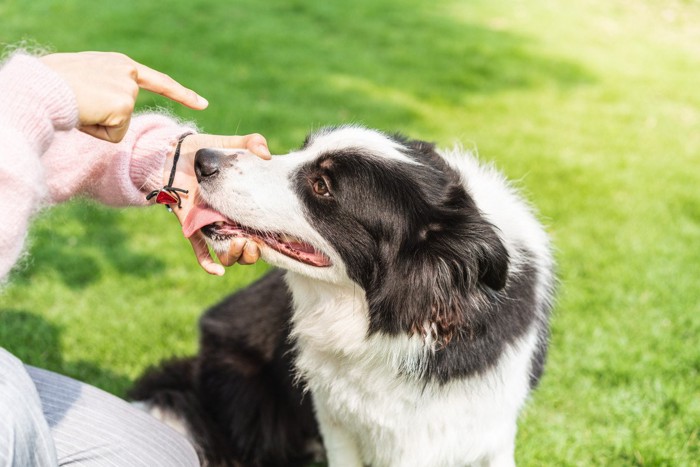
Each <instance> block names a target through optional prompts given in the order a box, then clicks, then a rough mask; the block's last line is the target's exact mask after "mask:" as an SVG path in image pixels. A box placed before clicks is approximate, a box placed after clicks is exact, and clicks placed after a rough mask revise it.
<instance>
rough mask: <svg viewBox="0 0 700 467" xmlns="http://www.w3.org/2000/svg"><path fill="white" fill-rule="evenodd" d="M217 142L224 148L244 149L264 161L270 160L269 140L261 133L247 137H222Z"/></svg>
mask: <svg viewBox="0 0 700 467" xmlns="http://www.w3.org/2000/svg"><path fill="white" fill-rule="evenodd" d="M219 138H220V139H219V141H217V142H218V143H219V144H220V145H221V147H222V148H243V149H247V150H248V151H250V152H252V153H254V154H255V155H257V156H260V157H262V158H263V159H269V158H270V150H269V149H268V147H267V140H266V139H265V137H264V136H263V135H261V134H259V133H253V134H250V135H245V136H220V137H219Z"/></svg>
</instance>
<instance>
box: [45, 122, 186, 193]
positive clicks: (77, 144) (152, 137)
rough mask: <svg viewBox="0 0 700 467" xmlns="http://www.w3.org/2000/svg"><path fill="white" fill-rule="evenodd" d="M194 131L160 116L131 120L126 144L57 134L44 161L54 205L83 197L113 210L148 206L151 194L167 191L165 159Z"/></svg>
mask: <svg viewBox="0 0 700 467" xmlns="http://www.w3.org/2000/svg"><path fill="white" fill-rule="evenodd" d="M194 131H195V130H194V128H193V127H192V126H187V125H182V124H179V123H177V122H176V121H175V120H173V119H171V118H169V117H166V116H163V115H159V114H146V115H140V116H138V117H135V118H133V119H132V121H131V124H130V125H129V131H128V132H127V134H126V136H125V137H124V139H123V140H122V141H121V142H119V143H117V144H114V143H109V142H106V141H101V140H98V139H95V138H93V137H91V136H89V135H86V134H85V133H82V132H80V131H78V130H72V131H70V132H67V133H57V134H56V138H55V139H54V142H53V144H51V146H50V147H49V149H48V151H47V152H46V154H45V155H44V156H43V157H42V159H41V163H42V165H43V167H44V170H45V173H46V183H47V186H48V198H47V202H49V203H59V202H62V201H66V200H68V199H70V198H71V197H73V196H77V195H81V196H88V197H91V198H94V199H96V200H97V201H100V202H102V203H104V204H107V205H110V206H133V205H145V204H148V203H147V202H146V197H145V196H146V194H148V193H149V192H151V191H152V190H155V189H157V188H160V187H162V186H163V167H164V165H165V158H166V157H167V155H168V154H170V153H172V152H173V151H174V149H175V144H176V143H177V139H178V137H179V136H180V135H182V134H184V133H192V132H194Z"/></svg>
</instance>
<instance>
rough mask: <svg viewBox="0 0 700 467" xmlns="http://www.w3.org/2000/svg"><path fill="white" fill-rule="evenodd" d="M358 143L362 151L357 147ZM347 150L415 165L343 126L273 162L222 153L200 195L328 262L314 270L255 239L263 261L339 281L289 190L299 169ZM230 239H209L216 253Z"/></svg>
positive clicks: (388, 143) (387, 142)
mask: <svg viewBox="0 0 700 467" xmlns="http://www.w3.org/2000/svg"><path fill="white" fill-rule="evenodd" d="M360 142H361V143H360ZM360 144H361V147H358V145H360ZM348 149H350V150H358V149H360V150H362V152H363V154H365V155H371V156H373V157H378V158H384V159H390V160H395V161H400V162H404V163H408V164H416V161H415V160H413V159H411V158H410V157H407V156H406V155H405V154H404V153H403V152H402V151H401V146H400V145H399V144H398V143H397V142H396V141H393V140H391V139H389V138H387V137H386V136H385V135H383V134H381V133H379V132H376V131H372V130H368V129H365V128H359V127H343V128H339V129H335V130H333V131H330V132H321V133H317V134H315V135H314V137H313V139H311V140H309V141H307V143H306V144H305V146H304V147H303V148H302V149H300V150H298V151H295V152H292V153H290V154H287V155H285V156H277V157H273V158H272V160H262V159H260V158H258V157H256V156H255V155H253V154H250V153H246V152H243V151H241V152H237V153H235V154H229V155H226V153H224V152H222V157H223V158H225V159H226V161H225V163H224V164H223V167H224V168H223V169H222V170H221V173H220V174H218V175H217V177H216V178H213V179H203V180H201V181H200V186H201V197H202V199H203V200H204V202H205V203H206V204H208V205H209V206H210V207H211V208H213V209H214V210H216V211H218V212H220V213H221V214H223V215H224V216H225V217H227V218H229V219H231V220H233V221H235V222H236V223H238V224H241V225H244V226H246V227H247V228H249V229H252V230H256V231H261V232H275V233H284V234H285V235H286V236H290V237H295V238H298V239H301V240H303V241H304V242H305V243H308V244H311V245H312V246H313V247H314V248H315V249H316V250H318V251H320V252H322V253H323V254H324V255H325V256H327V257H328V258H329V259H330V263H331V265H330V266H329V267H317V266H312V265H309V264H304V263H302V262H299V261H296V260H295V259H293V258H291V257H289V256H286V255H284V254H282V253H279V252H278V251H275V250H274V249H272V248H270V247H269V246H268V245H266V244H265V243H264V242H262V241H256V243H257V244H258V246H259V247H260V250H261V257H262V259H263V260H265V261H266V262H268V263H271V264H273V265H275V266H278V267H281V268H284V269H288V270H291V271H294V272H298V273H301V274H304V275H306V276H309V277H311V278H315V279H323V280H326V281H331V282H336V283H338V282H339V283H343V282H346V281H348V280H349V279H348V276H347V273H346V271H345V267H344V265H343V261H342V259H341V257H340V255H339V254H338V252H337V251H335V249H334V248H333V247H332V246H331V244H330V243H328V242H327V241H326V240H325V239H324V238H323V237H322V236H321V235H320V234H319V232H318V231H317V229H316V228H314V227H313V226H312V225H310V224H309V222H308V221H307V219H306V217H305V215H304V209H305V208H304V206H303V205H302V203H301V202H300V199H299V193H298V192H297V190H296V189H295V186H294V182H295V181H294V177H295V176H296V174H297V172H298V171H299V168H300V167H302V166H303V165H304V164H307V163H310V162H313V161H314V160H315V159H317V158H318V157H319V156H321V155H323V154H328V153H332V152H334V151H343V150H348ZM308 183H309V184H312V183H313V180H308ZM345 234H351V233H350V232H347V233H345ZM230 241H231V240H230V239H221V238H219V239H217V238H213V237H209V238H208V242H209V243H210V244H211V245H212V247H213V248H214V249H215V250H216V251H217V252H226V251H228V249H229V245H230Z"/></svg>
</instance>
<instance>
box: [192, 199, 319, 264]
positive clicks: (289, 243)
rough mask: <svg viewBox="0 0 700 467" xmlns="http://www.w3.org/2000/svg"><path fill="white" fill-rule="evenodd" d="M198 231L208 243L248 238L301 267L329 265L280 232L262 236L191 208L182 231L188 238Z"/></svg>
mask: <svg viewBox="0 0 700 467" xmlns="http://www.w3.org/2000/svg"><path fill="white" fill-rule="evenodd" d="M198 230H200V231H201V232H202V233H203V234H204V236H206V237H207V238H210V239H211V240H215V241H229V240H232V239H234V238H250V239H251V240H253V241H255V242H256V243H258V244H261V243H264V244H265V245H267V246H268V247H270V248H272V249H273V250H275V251H277V252H279V253H282V254H283V255H285V256H288V257H289V258H292V259H293V260H296V261H299V262H300V263H304V264H308V265H311V266H316V267H327V266H330V265H331V260H330V258H328V256H326V255H325V254H323V253H322V252H320V251H318V250H317V249H316V248H314V247H313V245H310V244H308V243H306V242H304V241H302V240H300V239H299V238H296V237H293V236H291V235H287V234H285V233H282V232H267V231H264V232H263V231H260V230H255V229H251V228H249V227H246V226H244V225H240V224H238V223H237V222H234V221H232V220H230V219H227V218H225V217H224V216H222V215H221V214H220V213H218V212H217V211H214V210H213V209H211V208H209V207H206V206H195V207H194V208H192V210H191V211H190V213H189V214H188V215H187V218H186V219H185V222H184V223H183V225H182V231H183V233H184V234H185V236H186V237H188V238H189V237H191V236H192V235H194V233H195V232H197V231H198Z"/></svg>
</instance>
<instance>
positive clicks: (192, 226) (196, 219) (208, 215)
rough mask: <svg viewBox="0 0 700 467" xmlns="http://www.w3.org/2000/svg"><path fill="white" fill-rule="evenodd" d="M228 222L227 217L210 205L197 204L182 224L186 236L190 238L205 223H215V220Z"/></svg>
mask: <svg viewBox="0 0 700 467" xmlns="http://www.w3.org/2000/svg"><path fill="white" fill-rule="evenodd" d="M219 221H223V222H227V220H226V218H225V217H224V216H222V215H221V214H219V213H218V212H216V211H214V210H213V209H212V208H210V207H206V206H195V207H193V208H192V210H191V211H190V212H189V213H188V214H187V217H186V218H185V222H183V224H182V233H183V234H185V237H187V238H190V237H191V236H192V235H194V233H195V232H197V231H198V230H199V229H201V228H202V227H204V226H205V225H209V224H213V223H214V222H219Z"/></svg>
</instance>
